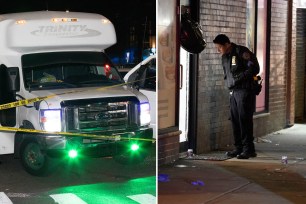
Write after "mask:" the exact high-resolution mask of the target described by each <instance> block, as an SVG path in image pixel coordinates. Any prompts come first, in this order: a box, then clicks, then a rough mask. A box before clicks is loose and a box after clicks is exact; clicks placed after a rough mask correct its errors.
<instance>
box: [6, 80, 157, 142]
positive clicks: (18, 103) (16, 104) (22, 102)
mask: <svg viewBox="0 0 306 204" xmlns="http://www.w3.org/2000/svg"><path fill="white" fill-rule="evenodd" d="M150 78H155V77H150ZM146 79H149V78H146ZM141 80H143V79H141ZM141 80H136V81H132V82H128V83H121V84H116V85H112V86H107V87H102V88H97V89H96V90H104V89H109V88H114V87H119V86H123V85H128V84H131V83H135V82H137V81H141ZM86 91H89V90H88V89H87V90H76V91H70V92H64V93H60V94H52V95H49V96H43V97H37V98H31V99H23V100H19V101H15V102H11V103H6V104H2V105H0V110H5V109H10V108H15V107H19V106H26V105H28V104H31V103H35V102H38V101H43V100H46V99H50V98H53V97H55V96H59V95H65V94H71V93H78V92H86ZM0 130H2V131H8V132H17V131H19V132H28V133H42V134H52V135H63V136H70V137H90V138H96V139H105V140H139V141H148V142H152V143H154V142H155V139H146V138H129V137H121V136H120V135H115V136H107V135H95V134H83V133H80V134H79V133H71V132H48V131H43V130H33V129H25V128H14V127H5V126H1V127H0Z"/></svg>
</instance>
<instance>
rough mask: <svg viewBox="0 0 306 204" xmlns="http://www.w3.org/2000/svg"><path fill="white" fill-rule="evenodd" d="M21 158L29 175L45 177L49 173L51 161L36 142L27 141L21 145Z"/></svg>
mask: <svg viewBox="0 0 306 204" xmlns="http://www.w3.org/2000/svg"><path fill="white" fill-rule="evenodd" d="M20 157H21V163H22V166H23V167H24V169H25V170H26V171H27V172H28V173H29V174H31V175H34V176H43V175H45V174H46V173H47V169H48V163H49V162H48V160H49V159H48V157H47V156H46V155H45V154H44V153H43V152H42V151H41V149H40V146H39V144H38V143H37V142H36V141H34V140H25V141H24V142H23V143H22V144H21V149H20Z"/></svg>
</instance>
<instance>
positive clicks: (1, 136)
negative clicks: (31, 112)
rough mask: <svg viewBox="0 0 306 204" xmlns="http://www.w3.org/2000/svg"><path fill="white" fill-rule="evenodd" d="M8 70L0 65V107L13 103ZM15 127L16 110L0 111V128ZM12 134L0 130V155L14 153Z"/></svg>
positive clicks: (13, 97)
mask: <svg viewBox="0 0 306 204" xmlns="http://www.w3.org/2000/svg"><path fill="white" fill-rule="evenodd" d="M11 85H12V84H11V80H10V76H9V73H8V68H7V67H6V66H5V65H3V64H2V65H0V105H3V104H7V103H11V102H14V101H15V93H14V91H12V86H11ZM15 125H16V108H10V109H3V110H0V126H1V128H5V127H14V126H15ZM14 135H15V133H14V132H7V131H5V130H3V129H2V130H0V141H1V142H0V155H1V154H11V153H14V139H15V138H14Z"/></svg>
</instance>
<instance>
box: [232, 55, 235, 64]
mask: <svg viewBox="0 0 306 204" xmlns="http://www.w3.org/2000/svg"><path fill="white" fill-rule="evenodd" d="M232 65H236V56H232Z"/></svg>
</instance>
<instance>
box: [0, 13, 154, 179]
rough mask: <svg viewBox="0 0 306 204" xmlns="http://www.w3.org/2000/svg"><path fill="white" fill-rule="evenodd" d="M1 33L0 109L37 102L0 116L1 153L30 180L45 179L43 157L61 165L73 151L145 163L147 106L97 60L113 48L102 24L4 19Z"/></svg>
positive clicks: (101, 20)
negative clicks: (14, 159) (9, 156)
mask: <svg viewBox="0 0 306 204" xmlns="http://www.w3.org/2000/svg"><path fill="white" fill-rule="evenodd" d="M0 33H1V35H0V64H1V65H0V77H1V79H0V104H8V103H10V102H15V101H21V102H25V101H24V100H25V99H33V98H34V99H35V98H36V99H37V98H40V97H41V98H40V99H41V100H39V101H37V102H34V103H30V104H25V105H23V106H16V107H13V108H9V109H3V108H2V109H1V111H0V128H1V129H0V154H13V153H14V155H15V156H16V157H20V159H21V162H22V165H23V167H24V168H25V170H26V171H27V172H29V173H30V174H32V175H43V174H45V173H46V172H47V170H48V169H49V168H48V165H49V162H50V158H52V157H55V156H56V157H59V156H60V157H63V158H66V159H68V157H67V156H66V155H68V153H72V152H73V153H74V154H72V155H70V156H76V154H77V153H78V154H82V155H86V156H92V155H95V156H96V155H99V156H114V157H115V158H118V160H119V161H123V162H132V161H134V160H141V159H143V158H144V156H145V155H146V154H145V151H146V150H148V149H149V148H148V147H149V146H150V145H152V141H153V140H152V128H150V127H149V125H150V112H149V109H150V105H149V103H148V99H147V97H145V96H144V95H143V94H142V93H140V92H138V91H137V90H136V89H134V88H133V87H130V86H126V85H125V84H124V81H123V79H122V78H121V76H120V75H119V73H118V71H117V70H116V69H115V68H114V66H113V65H112V63H111V61H110V60H109V58H108V57H107V56H106V54H105V53H104V49H106V48H108V47H110V46H111V45H113V44H115V43H116V33H115V30H114V26H113V24H112V23H111V22H110V21H109V20H108V19H107V18H105V17H104V16H101V15H98V14H89V13H78V12H58V11H56V12H54V11H38V12H26V13H16V14H4V15H0ZM2 107H3V106H2ZM9 127H15V128H19V129H18V130H17V131H16V132H14V131H13V132H12V131H7V130H6V128H9ZM22 129H26V130H29V129H33V130H41V131H48V132H49V133H48V134H44V133H39V134H37V133H32V132H30V131H23V130H22ZM58 132H61V133H60V134H58ZM65 132H67V134H66V135H64V133H65ZM68 133H69V134H68ZM71 133H72V135H70V134H71ZM88 135H89V136H88ZM90 135H92V137H90ZM129 147H133V150H136V149H138V150H139V151H138V153H135V151H132V150H130V148H129ZM139 147H140V148H139ZM72 150H73V151H72ZM141 151H144V152H141Z"/></svg>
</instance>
